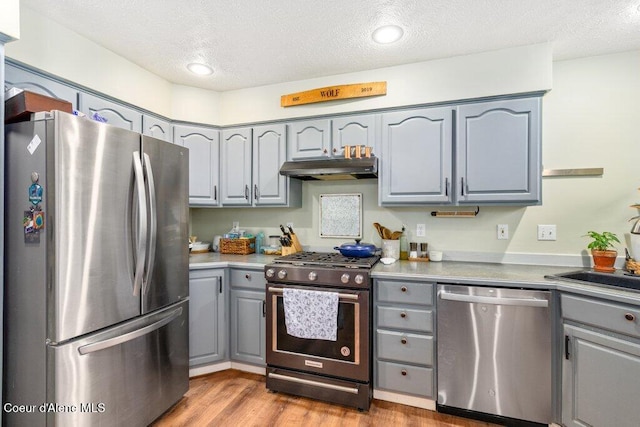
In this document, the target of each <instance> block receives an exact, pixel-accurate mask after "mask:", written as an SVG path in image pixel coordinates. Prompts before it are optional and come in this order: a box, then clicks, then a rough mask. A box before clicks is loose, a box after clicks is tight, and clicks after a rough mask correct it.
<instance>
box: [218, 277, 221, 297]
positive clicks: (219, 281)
mask: <svg viewBox="0 0 640 427" xmlns="http://www.w3.org/2000/svg"><path fill="white" fill-rule="evenodd" d="M218 293H220V294H221V293H222V278H220V277H218Z"/></svg>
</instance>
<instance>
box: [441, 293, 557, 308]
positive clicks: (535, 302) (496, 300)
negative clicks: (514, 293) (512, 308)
mask: <svg viewBox="0 0 640 427" xmlns="http://www.w3.org/2000/svg"><path fill="white" fill-rule="evenodd" d="M438 295H439V296H440V298H441V299H443V300H448V301H458V302H470V303H478V304H493V305H516V306H521V307H548V306H549V301H547V300H546V299H537V298H501V297H484V296H479V295H463V294H455V293H450V292H444V291H441V292H439V294H438Z"/></svg>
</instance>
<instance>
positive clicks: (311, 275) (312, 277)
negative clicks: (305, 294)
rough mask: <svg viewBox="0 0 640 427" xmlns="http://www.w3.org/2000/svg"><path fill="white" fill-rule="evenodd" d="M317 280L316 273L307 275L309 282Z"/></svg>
mask: <svg viewBox="0 0 640 427" xmlns="http://www.w3.org/2000/svg"><path fill="white" fill-rule="evenodd" d="M317 278H318V273H316V272H315V271H312V272H310V273H309V280H311V281H312V282H313V281H314V280H316V279H317Z"/></svg>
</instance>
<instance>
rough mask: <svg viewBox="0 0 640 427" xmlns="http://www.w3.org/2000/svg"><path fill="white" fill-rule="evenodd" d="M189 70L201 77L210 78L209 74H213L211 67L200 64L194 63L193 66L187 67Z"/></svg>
mask: <svg viewBox="0 0 640 427" xmlns="http://www.w3.org/2000/svg"><path fill="white" fill-rule="evenodd" d="M187 68H188V69H189V71H191V72H192V73H194V74H198V75H200V76H208V75H209V74H212V73H213V69H212V68H211V67H209V66H208V65H206V64H200V63H198V62H192V63H191V64H189V65H187Z"/></svg>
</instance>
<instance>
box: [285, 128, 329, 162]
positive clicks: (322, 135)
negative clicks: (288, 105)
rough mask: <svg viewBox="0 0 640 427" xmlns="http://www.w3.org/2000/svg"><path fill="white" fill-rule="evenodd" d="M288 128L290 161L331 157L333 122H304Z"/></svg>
mask: <svg viewBox="0 0 640 427" xmlns="http://www.w3.org/2000/svg"><path fill="white" fill-rule="evenodd" d="M288 126H289V133H288V146H289V154H288V160H306V159H319V158H323V157H329V156H331V120H327V119H320V120H304V121H299V122H291V123H289V125H288Z"/></svg>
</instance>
